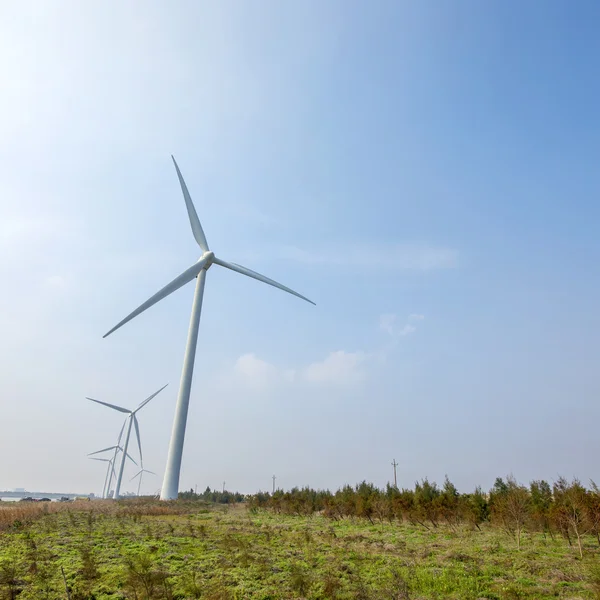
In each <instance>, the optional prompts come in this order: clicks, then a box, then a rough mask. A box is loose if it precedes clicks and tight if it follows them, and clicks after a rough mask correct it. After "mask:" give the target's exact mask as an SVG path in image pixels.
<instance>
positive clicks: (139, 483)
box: [129, 422, 156, 496]
mask: <svg viewBox="0 0 600 600" xmlns="http://www.w3.org/2000/svg"><path fill="white" fill-rule="evenodd" d="M136 423H137V422H136ZM136 433H137V442H138V450H139V451H140V470H139V471H138V472H137V473H136V474H135V475H134V476H133V477H132V478H131V479H130V480H129V481H133V480H134V479H135V478H136V477H139V480H138V489H137V495H138V496H139V495H140V488H141V487H142V477H143V475H144V473H150V474H151V475H156V473H155V472H154V471H148V469H144V457H143V456H142V439H141V437H140V431H139V429H136Z"/></svg>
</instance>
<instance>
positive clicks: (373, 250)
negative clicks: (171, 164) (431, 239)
mask: <svg viewBox="0 0 600 600" xmlns="http://www.w3.org/2000/svg"><path fill="white" fill-rule="evenodd" d="M280 255H281V256H283V257H284V258H287V259H289V260H295V261H298V262H302V263H307V264H322V265H329V266H340V267H368V268H379V269H396V270H412V271H430V270H434V269H453V268H456V267H457V266H458V250H456V249H454V248H445V247H441V246H432V245H429V244H390V245H381V244H379V245H371V246H369V245H368V244H367V245H366V246H365V245H361V246H360V248H358V247H356V246H354V245H353V246H347V247H341V246H336V247H332V248H328V249H326V248H323V249H321V250H317V251H308V250H302V249H299V248H296V247H286V248H283V249H282V250H281V252H280Z"/></svg>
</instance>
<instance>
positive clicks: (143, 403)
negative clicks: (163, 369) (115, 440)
mask: <svg viewBox="0 0 600 600" xmlns="http://www.w3.org/2000/svg"><path fill="white" fill-rule="evenodd" d="M168 385H169V384H168V383H166V384H165V385H163V386H162V387H161V388H160V390H158V391H157V392H154V394H152V395H151V396H148V397H147V398H146V399H145V400H144V401H143V402H140V405H139V406H138V407H137V408H136V409H135V410H134V411H133V414H134V415H135V413H136V412H138V411H140V410H142V408H144V406H146V404H148V402H150V400H152V398H154V397H155V396H158V394H160V393H161V392H162V391H163V390H164V389H165V388H166V387H167V386H168ZM136 423H137V421H136ZM136 427H137V425H136ZM138 439H139V438H138Z"/></svg>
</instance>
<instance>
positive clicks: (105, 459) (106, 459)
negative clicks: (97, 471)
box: [90, 456, 110, 462]
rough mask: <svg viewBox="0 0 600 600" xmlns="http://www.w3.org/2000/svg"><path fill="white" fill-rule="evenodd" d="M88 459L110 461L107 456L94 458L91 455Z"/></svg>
mask: <svg viewBox="0 0 600 600" xmlns="http://www.w3.org/2000/svg"><path fill="white" fill-rule="evenodd" d="M90 460H101V461H102V462H110V459H108V458H94V457H93V456H92V457H90Z"/></svg>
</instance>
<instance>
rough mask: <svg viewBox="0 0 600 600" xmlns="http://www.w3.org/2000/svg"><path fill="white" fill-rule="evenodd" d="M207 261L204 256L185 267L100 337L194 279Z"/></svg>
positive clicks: (105, 335) (107, 334)
mask: <svg viewBox="0 0 600 600" xmlns="http://www.w3.org/2000/svg"><path fill="white" fill-rule="evenodd" d="M208 262H209V258H206V257H205V258H201V259H200V260H199V261H198V262H197V263H195V264H193V265H192V266H191V267H190V268H189V269H186V270H185V271H184V272H183V273H182V274H181V275H178V276H177V277H175V279H173V281H171V283H168V284H167V285H165V287H164V288H162V290H160V291H158V292H156V294H154V296H152V297H151V298H148V300H146V302H144V303H143V304H140V306H138V307H137V308H136V309H135V310H134V311H133V312H132V313H130V314H129V315H127V316H126V317H125V318H124V319H123V320H122V321H120V322H119V323H117V324H116V325H115V326H114V327H113V328H112V329H111V330H110V331H109V332H108V333H105V334H104V335H103V336H102V337H103V338H105V337H107V336H109V335H110V334H111V333H113V331H116V330H117V329H119V327H122V326H123V325H125V323H128V322H129V321H131V319H133V318H134V317H137V316H138V315H139V314H140V313H143V312H144V311H145V310H146V309H148V308H150V307H151V306H154V305H155V304H156V303H157V302H159V301H160V300H162V299H163V298H166V297H167V296H168V295H169V294H172V293H173V292H174V291H176V290H178V289H179V288H180V287H182V286H184V285H185V284H186V283H189V282H190V281H192V279H194V277H196V276H197V275H198V273H200V271H202V269H203V268H204V267H205V266H206V265H207V264H208Z"/></svg>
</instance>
